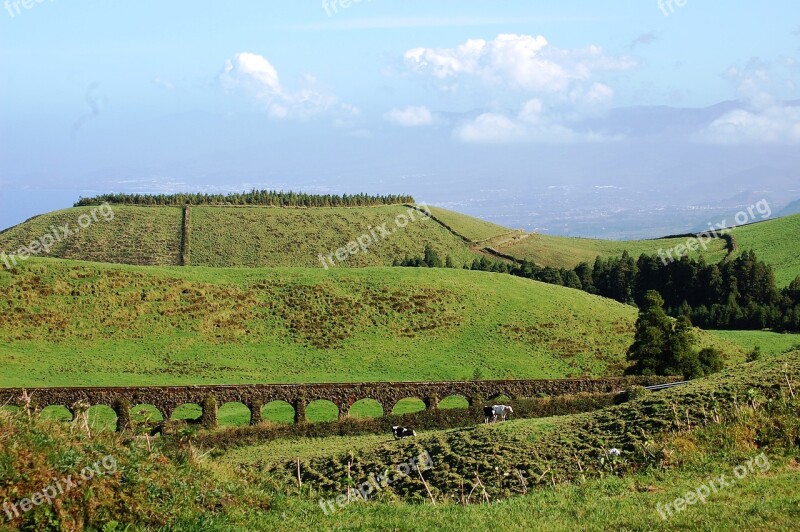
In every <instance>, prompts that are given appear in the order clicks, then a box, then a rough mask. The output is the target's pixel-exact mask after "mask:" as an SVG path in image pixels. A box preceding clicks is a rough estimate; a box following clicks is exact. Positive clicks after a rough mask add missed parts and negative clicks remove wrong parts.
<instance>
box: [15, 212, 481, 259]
mask: <svg viewBox="0 0 800 532" xmlns="http://www.w3.org/2000/svg"><path fill="white" fill-rule="evenodd" d="M106 208H107V209H112V210H113V212H111V211H109V212H111V214H112V215H113V216H108V217H107V218H104V217H102V216H100V215H96V216H95V218H96V220H92V222H91V224H88V225H87V226H86V227H85V228H81V227H80V225H79V223H80V222H81V221H82V220H85V218H84V219H82V218H81V217H82V216H84V215H87V214H88V213H91V212H92V210H93V209H94V210H95V212H97V210H98V209H99V207H76V208H72V209H64V210H61V211H55V212H52V213H48V214H44V215H41V216H39V217H36V218H34V219H32V220H29V221H27V222H25V223H22V224H20V225H18V226H15V227H13V228H10V229H9V230H7V231H4V232H2V233H0V252H5V253H8V254H11V253H13V252H16V251H17V250H19V249H20V248H21V247H22V246H27V245H29V244H30V243H31V242H33V241H34V240H37V239H39V238H40V237H42V236H44V235H46V234H47V233H49V232H50V231H51V229H50V228H51V226H55V227H62V226H64V225H65V224H69V226H70V227H71V228H72V230H77V232H76V233H75V234H71V235H70V236H68V237H64V238H63V239H62V241H60V242H57V243H56V244H55V245H54V246H53V247H52V248H50V249H49V251H47V252H40V253H39V256H43V257H47V256H49V257H57V258H65V259H77V260H87V261H94V262H111V263H122V264H135V265H164V266H169V265H179V264H181V262H180V252H181V244H182V219H183V213H182V210H183V209H182V208H181V207H133V206H121V205H114V206H111V207H106ZM409 212H411V213H412V214H411V215H410V214H409ZM189 213H190V214H189V224H188V228H189V231H188V233H189V239H188V252H189V256H190V257H191V258H190V264H192V265H196V266H215V267H260V266H292V267H309V268H314V267H319V268H322V263H321V262H320V260H319V254H323V255H329V254H331V253H334V254H335V253H336V251H337V250H338V249H339V248H342V247H346V246H347V244H348V243H349V242H354V241H356V240H357V239H359V238H360V237H363V239H362V242H364V243H365V244H366V246H365V247H366V252H365V251H364V250H363V249H362V248H360V247H358V248H356V250H355V251H356V252H355V253H353V252H352V251H353V250H352V249H351V250H350V252H348V253H347V254H346V256H347V258H346V260H344V261H342V260H340V259H338V258H336V256H335V255H334V257H333V261H334V263H335V266H333V267H347V266H351V267H361V266H391V264H392V263H393V262H394V261H395V260H398V259H403V258H405V257H407V256H421V255H422V254H423V251H424V249H425V246H426V245H428V244H430V245H431V246H432V247H433V249H434V250H435V251H437V252H438V253H439V255H440V256H441V257H442V258H443V259H444V257H446V256H448V255H449V256H450V257H451V258H452V259H453V261H454V263H455V264H456V265H457V266H460V265H462V264H464V263H467V262H469V263H471V262H472V260H473V258H474V257H475V255H474V254H473V253H471V252H470V251H469V248H468V247H467V246H466V245H465V244H464V242H463V241H461V240H460V239H459V238H458V237H456V236H454V235H453V234H452V233H450V231H448V230H447V229H445V228H444V227H442V226H441V225H440V224H438V223H436V222H434V221H432V220H429V219H427V218H426V217H424V216H422V214H421V213H419V212H418V211H415V210H413V209H411V210H410V209H409V208H408V207H403V206H401V205H392V206H375V207H354V208H326V207H315V208H308V209H299V208H279V207H192V208H191V209H190V210H189ZM412 215H413V218H411V216H412ZM465 218H466V217H465ZM476 223H478V222H476ZM480 223H482V222H480ZM60 234H61V233H60V232H59V235H60ZM329 266H330V264H329Z"/></svg>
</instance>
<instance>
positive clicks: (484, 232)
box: [430, 207, 514, 242]
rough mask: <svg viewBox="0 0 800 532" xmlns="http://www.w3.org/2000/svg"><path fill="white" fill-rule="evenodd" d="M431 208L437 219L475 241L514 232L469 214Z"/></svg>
mask: <svg viewBox="0 0 800 532" xmlns="http://www.w3.org/2000/svg"><path fill="white" fill-rule="evenodd" d="M430 210H431V214H433V216H434V217H436V219H438V220H440V221H441V222H442V223H444V224H446V225H447V226H448V227H450V228H451V229H453V230H454V231H455V232H457V233H458V234H460V235H462V236H464V237H466V238H468V239H469V240H471V241H473V242H480V241H483V240H489V239H492V238H495V237H499V236H502V235H506V234H509V233H513V232H514V231H513V230H512V229H509V228H508V227H503V226H502V225H497V224H493V223H491V222H487V221H485V220H481V219H480V218H475V217H473V216H467V215H466V214H461V213H460V212H456V211H450V210H447V209H442V208H441V207H430Z"/></svg>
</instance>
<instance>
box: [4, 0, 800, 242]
mask: <svg viewBox="0 0 800 532" xmlns="http://www.w3.org/2000/svg"><path fill="white" fill-rule="evenodd" d="M679 4H681V5H679ZM0 7H2V10H0V57H2V61H3V63H4V66H5V68H4V74H3V76H2V78H0V90H2V93H3V94H4V96H5V98H3V99H2V103H0V121H2V122H1V123H2V126H0V131H2V139H3V142H2V147H0V159H2V161H3V165H2V172H0V187H2V188H1V190H2V194H0V230H2V229H4V228H7V227H10V226H12V225H15V224H17V223H21V222H22V221H24V220H25V219H27V218H29V217H31V216H34V215H36V214H41V213H44V212H47V211H50V210H54V209H58V208H66V207H69V206H71V205H72V204H73V203H74V202H75V201H77V200H78V198H79V197H80V196H90V195H95V194H99V193H107V192H140V193H149V192H152V193H160V192H178V191H199V192H228V191H242V190H248V189H251V188H269V189H277V190H297V191H304V192H331V193H345V192H346V193H356V192H367V193H385V194H392V193H397V194H400V193H402V194H411V195H413V196H415V197H416V199H417V200H418V201H425V202H427V203H429V204H432V205H439V206H443V207H446V208H451V209H454V210H458V211H461V212H464V213H466V214H471V215H474V216H478V217H481V218H484V219H487V220H490V221H492V222H495V223H498V224H501V225H505V226H508V227H512V228H522V229H525V230H528V231H540V232H544V233H550V234H557V235H572V236H587V237H600V238H613V239H623V238H647V237H656V236H661V235H664V234H671V233H679V232H685V231H689V230H694V229H697V228H703V227H705V226H706V224H707V223H716V222H719V221H721V220H723V219H725V218H726V217H730V216H731V214H732V213H735V212H737V211H738V210H740V209H742V208H746V207H747V206H748V205H752V204H754V203H755V202H758V201H761V200H765V201H767V202H769V204H770V206H771V212H772V213H773V215H777V214H779V213H780V212H781V211H782V209H784V208H785V207H786V205H788V204H789V203H791V202H793V201H795V200H798V199H799V198H800V171H798V168H800V165H798V163H800V155H798V153H797V145H798V144H800V91H799V90H798V83H800V63H799V62H798V60H800V6H798V5H797V4H796V3H792V2H789V1H778V2H771V3H770V4H769V5H757V4H755V3H746V4H742V5H726V6H725V7H724V8H720V7H718V6H709V5H705V4H701V3H700V2H692V1H689V2H682V3H678V2H674V1H667V0H664V1H661V2H659V1H657V0H653V1H652V2H644V3H636V4H635V5H633V4H632V5H626V6H621V5H617V4H611V3H602V2H596V1H592V2H590V1H577V2H571V3H570V4H569V6H565V5H559V4H545V3H536V4H531V3H530V2H522V1H511V2H504V3H502V4H489V3H477V2H463V1H462V2H454V1H443V2H437V3H436V4H434V5H431V4H430V3H425V2H418V1H409V2H403V3H402V4H398V3H391V2H388V1H385V0H369V1H368V0H363V1H360V2H356V1H352V2H350V3H347V2H342V1H341V0H339V1H338V2H333V1H332V0H327V1H324V2H323V1H321V0H320V1H314V2H303V3H290V4H287V3H282V4H275V3H258V2H237V3H235V4H231V5H228V6H220V5H218V4H214V5H213V6H212V5H211V4H209V3H206V2H191V3H189V2H185V1H177V2H172V3H170V4H167V5H165V4H163V3H156V2H152V1H142V2H137V3H135V4H114V5H106V4H99V3H94V2H88V1H87V2H62V1H58V0H53V1H43V2H32V3H31V4H30V5H28V6H27V7H26V4H23V3H22V2H14V1H10V2H5V3H4V4H0Z"/></svg>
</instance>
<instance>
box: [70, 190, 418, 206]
mask: <svg viewBox="0 0 800 532" xmlns="http://www.w3.org/2000/svg"><path fill="white" fill-rule="evenodd" d="M103 203H111V204H115V205H116V204H119V205H145V206H162V205H163V206H174V205H259V206H270V207H369V206H374V205H400V204H404V203H414V198H413V197H412V196H408V195H395V194H390V195H384V196H375V195H369V194H342V195H337V194H305V193H302V192H291V191H289V192H282V191H281V192H278V191H274V190H255V189H253V190H251V191H250V192H241V193H239V192H232V193H230V194H203V193H185V194H183V193H179V194H124V193H119V194H101V195H99V196H94V197H91V198H80V199H79V200H78V202H77V203H75V207H83V206H87V205H101V204H103Z"/></svg>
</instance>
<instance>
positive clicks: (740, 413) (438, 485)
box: [211, 353, 800, 530]
mask: <svg viewBox="0 0 800 532" xmlns="http://www.w3.org/2000/svg"><path fill="white" fill-rule="evenodd" d="M797 360H798V359H797V356H796V353H793V354H787V355H781V356H774V357H768V358H767V359H765V360H762V361H760V362H758V363H753V364H747V365H744V366H741V367H737V368H733V369H731V370H728V371H726V373H725V374H723V375H716V376H713V377H711V378H708V379H701V380H700V381H698V382H696V383H692V384H691V385H687V386H685V387H683V388H678V389H673V390H669V391H666V392H659V393H657V394H649V395H648V396H647V397H645V398H643V399H640V400H637V401H633V402H631V403H627V404H624V405H621V406H618V407H613V408H609V409H606V410H602V411H598V412H595V413H590V414H581V415H576V416H564V417H558V418H544V419H535V420H513V421H509V422H506V423H502V424H495V425H488V426H485V425H479V426H476V427H472V428H465V429H453V430H439V431H427V432H423V433H420V434H419V436H418V438H417V439H415V440H414V441H412V442H407V441H400V442H395V441H393V440H391V438H387V437H386V436H383V437H382V436H375V435H370V436H359V437H334V438H325V439H323V440H303V439H301V440H294V441H291V442H269V443H264V444H260V445H254V446H248V447H241V448H238V449H233V450H230V451H227V452H226V453H225V454H223V455H222V456H221V457H220V458H219V459H218V460H217V461H216V462H215V463H214V465H213V466H211V467H212V468H213V470H214V471H215V472H216V474H218V475H220V476H221V477H222V478H228V477H233V476H235V475H237V474H242V472H245V471H259V472H261V473H259V475H271V474H272V473H269V471H271V470H272V467H273V465H274V464H276V463H278V464H280V463H281V462H283V464H285V466H284V467H287V468H289V469H291V471H286V474H287V476H286V481H287V484H286V487H285V488H284V490H285V492H284V493H285V494H284V495H283V496H281V497H279V498H278V502H277V506H276V507H274V508H273V511H271V512H269V513H265V514H251V515H248V516H247V517H246V518H245V522H247V523H248V524H249V525H250V526H255V527H259V526H260V527H275V528H277V529H290V528H306V527H309V526H312V523H313V526H315V527H321V528H325V529H353V530H361V529H364V530H366V529H373V528H385V527H388V528H392V527H397V528H400V529H403V530H430V529H436V530H483V529H485V528H487V527H492V528H496V529H502V530H527V529H530V528H531V527H532V526H533V527H534V528H535V527H536V526H537V523H538V524H541V523H547V529H554V530H574V529H586V530H608V529H623V530H653V529H656V530H673V529H676V528H678V529H683V528H686V529H693V530H698V529H699V530H731V529H757V530H785V529H790V528H792V527H793V524H792V523H793V522H794V520H796V519H797V518H798V517H800V493H798V492H797V490H796V486H797V483H798V482H799V481H800V463H799V462H798V458H800V452H799V451H798V449H797V447H796V443H795V438H796V437H797V436H799V435H800V425H798V424H797V410H796V407H795V405H796V399H792V398H791V397H790V396H789V395H788V388H787V385H786V384H785V383H786V382H787V381H786V379H788V381H789V382H795V383H796V381H797V379H798V378H800V366H798V362H797ZM776 387H779V388H781V389H782V391H783V393H784V395H783V399H777V401H775V402H774V403H771V406H769V407H768V406H767V405H768V403H767V401H766V397H765V395H762V394H766V393H768V391H770V390H771V391H772V393H774V392H775V391H776ZM736 395H738V396H739V399H740V402H738V403H737V402H736V401H734V399H733V397H734V396H736ZM745 397H750V399H749V401H752V403H751V402H749V401H745ZM671 405H672V406H671ZM676 408H677V411H676V410H675V409H676ZM768 408H769V410H768ZM675 412H677V413H675ZM714 412H719V413H720V414H721V416H722V417H721V420H716V421H714V420H711V418H709V415H711V417H713V416H714ZM684 414H685V418H684V417H683V416H684ZM611 446H616V447H619V448H620V449H622V451H623V454H622V458H621V459H620V460H619V461H615V462H612V465H603V464H600V463H597V462H595V461H594V460H592V457H593V456H594V457H596V456H598V453H601V451H602V449H608V448H610V447H611ZM424 451H427V452H428V453H429V455H430V456H431V460H432V465H431V467H430V469H427V471H426V472H425V474H424V476H425V477H426V480H427V487H423V485H422V483H421V482H420V481H419V479H418V478H417V476H416V475H412V476H409V477H404V478H403V477H400V478H399V479H398V480H396V481H395V482H394V483H392V484H391V485H390V486H389V487H384V488H383V489H382V490H378V491H377V492H376V493H375V494H373V496H372V499H373V500H372V501H371V502H369V503H363V502H353V503H351V504H344V506H345V507H344V509H336V510H335V511H333V512H332V511H330V506H328V510H329V511H328V512H325V511H323V509H322V506H321V505H320V504H319V500H320V498H321V499H323V500H328V499H329V498H330V497H335V496H336V495H337V494H340V493H345V492H346V486H347V485H348V482H347V478H348V477H347V476H342V470H343V468H344V464H345V463H349V464H350V465H351V467H348V471H350V472H351V473H352V476H353V478H354V483H353V484H352V485H355V486H358V485H359V484H360V481H361V480H362V479H364V478H367V477H369V474H370V473H371V472H374V471H377V472H380V471H383V470H384V468H386V467H394V466H392V465H391V464H401V463H403V462H405V460H407V459H408V457H409V456H416V455H417V453H420V452H424ZM764 452H766V454H761V453H764ZM297 460H299V461H300V464H301V465H300V467H301V471H307V474H305V475H304V479H303V480H304V481H303V488H302V489H299V490H298V489H297V488H296V487H292V486H293V484H294V481H292V475H294V474H295V469H294V465H293V464H295V462H296V461H297ZM581 461H583V467H581V466H580V463H581ZM642 462H644V463H645V464H649V465H643V464H642ZM748 462H750V463H751V464H752V463H753V462H756V463H758V464H759V465H758V466H757V467H755V466H754V467H753V468H752V469H750V470H749V471H748V470H747V469H745V470H744V471H745V474H744V475H740V474H739V473H736V474H734V472H735V471H737V469H736V468H737V466H741V465H743V464H746V463H748ZM290 464H292V465H291V467H290ZM634 464H636V465H635V466H634ZM279 467H280V466H279ZM509 468H510V469H509ZM514 470H516V471H520V472H521V474H522V475H523V477H522V478H523V479H524V478H527V479H529V481H530V484H528V485H527V488H525V487H523V484H522V483H521V481H520V480H519V477H518V476H515V475H513V474H512V475H509V474H507V473H508V472H509V471H514ZM325 475H328V476H329V478H328V479H327V480H326V479H325ZM477 475H480V478H482V483H481V485H480V486H481V487H482V489H485V490H487V497H488V501H489V502H485V503H481V499H482V496H481V491H480V489H479V491H478V492H477V494H476V495H474V496H472V497H471V502H472V503H473V504H470V505H466V506H464V505H461V504H455V502H456V500H460V499H461V498H463V497H465V496H466V495H467V494H468V493H471V491H470V490H471V488H472V487H474V486H476V482H475V478H476V476H477ZM722 475H725V477H726V478H727V479H728V485H727V486H723V487H722V488H720V489H719V490H718V491H715V492H713V493H710V494H709V496H708V498H707V500H705V501H700V500H697V501H696V502H695V503H694V504H688V505H685V509H684V510H682V511H671V512H668V511H666V510H664V517H662V516H661V514H660V513H659V511H658V508H659V507H661V508H664V506H665V505H667V504H670V503H673V501H675V500H676V499H678V498H679V497H685V495H686V494H687V493H689V492H695V493H697V490H698V487H699V486H701V485H704V484H707V483H708V482H709V478H714V479H718V478H719V477H720V476H722ZM543 478H544V481H542V480H543ZM551 478H552V479H553V482H552V483H551ZM459 486H463V487H462V488H461V489H459ZM427 489H430V490H432V493H434V494H435V497H436V498H437V500H438V504H436V505H435V506H434V505H432V504H430V503H429V502H428V501H427V500H426V499H427V498H428V495H427V494H426V490H427ZM512 493H513V494H515V495H514V496H513V497H510V498H509V495H511V494H512ZM659 505H660V506H659ZM670 514H671V515H670ZM278 516H280V518H279V517H278Z"/></svg>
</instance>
